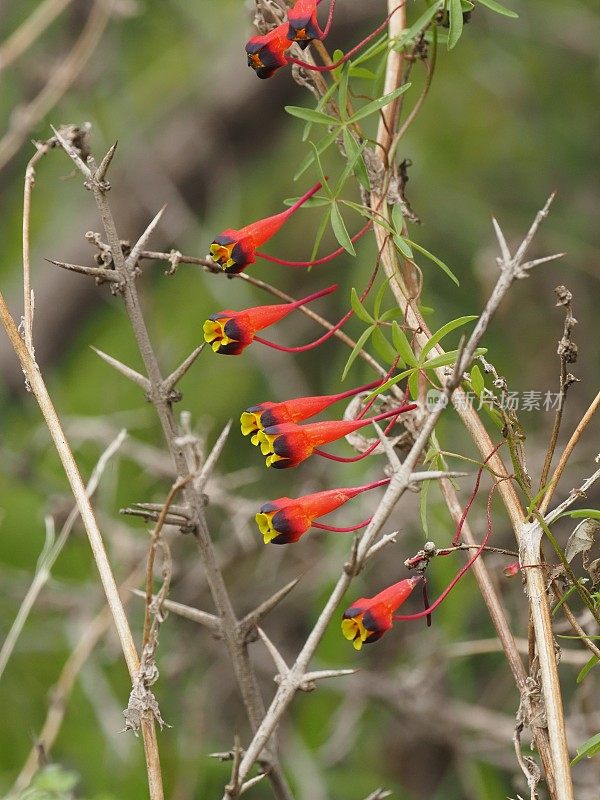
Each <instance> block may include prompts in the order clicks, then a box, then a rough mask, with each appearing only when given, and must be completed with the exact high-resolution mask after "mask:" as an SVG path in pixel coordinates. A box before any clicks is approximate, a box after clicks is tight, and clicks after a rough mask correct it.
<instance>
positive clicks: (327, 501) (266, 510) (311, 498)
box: [255, 478, 390, 544]
mask: <svg viewBox="0 0 600 800" xmlns="http://www.w3.org/2000/svg"><path fill="white" fill-rule="evenodd" d="M389 482H390V479H389V478H383V479H382V480H380V481H376V482H375V483H369V484H366V485H365V486H355V487H353V488H349V489H329V490H328V491H325V492H316V493H315V494H306V495H304V496H303V497H297V498H295V499H293V498H290V497H280V498H279V499H277V500H271V501H270V502H268V503H264V504H263V505H262V506H261V507H260V510H259V512H258V514H256V516H255V519H256V524H257V525H258V529H259V531H260V532H261V533H262V535H263V539H264V541H265V544H269V543H272V544H290V543H291V542H297V541H298V539H300V537H301V536H302V535H303V534H305V533H306V531H307V530H308V529H309V528H310V527H311V526H313V524H314V523H313V520H314V519H316V518H317V517H323V516H325V514H329V513H330V512H331V511H335V509H336V508H339V507H340V506H342V505H344V503H347V502H348V500H351V499H352V498H353V497H356V495H357V494H360V493H361V492H366V491H368V490H369V489H375V488H377V487H378V486H385V485H386V484H388V483H389ZM364 524H365V523H364V522H361V523H360V525H358V526H353V527H351V528H331V527H329V526H327V527H326V530H333V531H340V532H343V531H350V530H357V529H358V528H359V527H362V526H363V525H364Z"/></svg>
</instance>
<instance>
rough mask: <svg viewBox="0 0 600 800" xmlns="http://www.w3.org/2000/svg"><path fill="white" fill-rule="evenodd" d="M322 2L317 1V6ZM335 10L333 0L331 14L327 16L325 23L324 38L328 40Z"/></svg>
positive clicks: (333, 1)
mask: <svg viewBox="0 0 600 800" xmlns="http://www.w3.org/2000/svg"><path fill="white" fill-rule="evenodd" d="M319 2H320V0H317V5H319ZM334 8H335V0H331V3H330V5H329V14H328V15H327V22H326V23H325V27H324V28H323V31H322V34H323V35H322V38H323V39H326V38H327V36H328V35H329V31H330V30H331V23H332V22H333V10H334Z"/></svg>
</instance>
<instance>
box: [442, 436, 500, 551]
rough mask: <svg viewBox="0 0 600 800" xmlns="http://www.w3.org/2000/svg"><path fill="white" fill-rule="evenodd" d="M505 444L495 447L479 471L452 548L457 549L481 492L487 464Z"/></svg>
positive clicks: (453, 539)
mask: <svg viewBox="0 0 600 800" xmlns="http://www.w3.org/2000/svg"><path fill="white" fill-rule="evenodd" d="M503 444H504V442H500V444H498V445H496V447H494V449H493V450H492V452H491V453H490V454H489V456H488V457H487V458H486V459H485V461H484V462H483V464H482V465H481V467H480V468H479V470H478V471H477V480H476V481H475V488H474V489H473V491H472V492H471V497H470V498H469V502H468V503H467V505H466V506H465V508H464V511H463V513H462V516H461V518H460V520H459V523H458V525H457V527H456V533H455V534H454V537H453V538H452V546H453V547H456V545H457V544H458V540H459V539H460V535H461V533H462V529H463V525H464V524H465V520H466V518H467V514H468V513H469V511H470V509H471V506H472V505H473V501H474V500H475V497H476V496H477V492H478V491H479V483H480V481H481V476H482V475H483V468H484V466H485V465H486V464H487V462H488V461H489V460H490V458H491V457H492V456H493V455H494V454H495V453H496V451H497V450H498V449H499V448H500V447H501V446H502V445H503Z"/></svg>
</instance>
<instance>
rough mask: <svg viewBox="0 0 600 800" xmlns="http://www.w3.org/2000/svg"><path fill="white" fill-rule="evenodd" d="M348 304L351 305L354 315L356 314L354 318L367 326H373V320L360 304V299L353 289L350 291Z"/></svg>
mask: <svg viewBox="0 0 600 800" xmlns="http://www.w3.org/2000/svg"><path fill="white" fill-rule="evenodd" d="M350 304H351V305H352V310H353V311H354V313H355V314H356V316H357V317H358V318H359V319H360V320H362V321H363V322H366V323H367V324H374V323H375V320H374V319H373V317H372V316H371V315H370V314H369V312H368V311H367V309H366V308H365V307H364V306H363V304H362V302H361V300H360V297H359V296H358V293H357V291H356V289H355V288H354V287H353V288H352V290H351V292H350Z"/></svg>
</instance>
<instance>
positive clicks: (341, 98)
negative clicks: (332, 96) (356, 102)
mask: <svg viewBox="0 0 600 800" xmlns="http://www.w3.org/2000/svg"><path fill="white" fill-rule="evenodd" d="M349 74H350V70H349V68H348V67H347V66H346V68H345V69H344V71H343V72H342V76H341V78H340V87H339V90H338V107H339V109H340V117H341V119H342V120H347V119H348V76H349Z"/></svg>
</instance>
